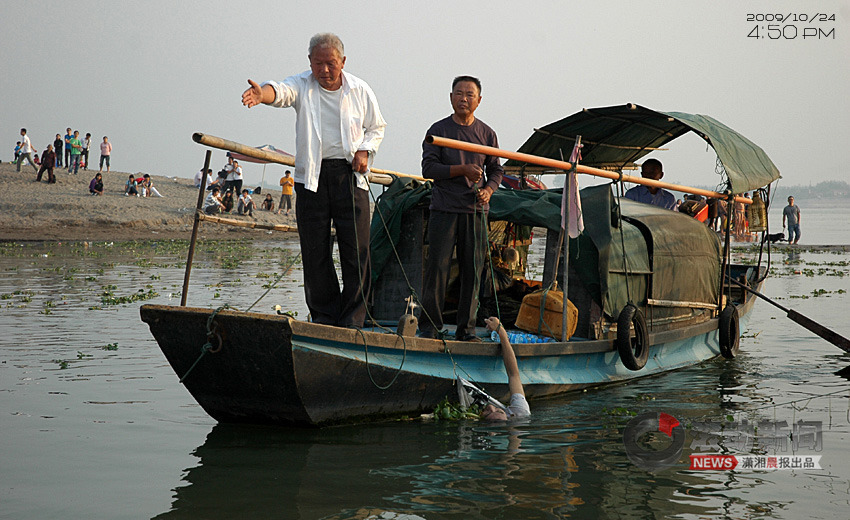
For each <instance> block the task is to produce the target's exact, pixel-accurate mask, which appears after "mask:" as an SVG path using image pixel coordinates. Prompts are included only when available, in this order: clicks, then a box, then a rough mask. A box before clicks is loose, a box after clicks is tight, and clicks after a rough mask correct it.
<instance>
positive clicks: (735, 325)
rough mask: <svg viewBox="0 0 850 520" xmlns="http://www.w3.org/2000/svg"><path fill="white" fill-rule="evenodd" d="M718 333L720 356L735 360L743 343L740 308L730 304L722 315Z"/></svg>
mask: <svg viewBox="0 0 850 520" xmlns="http://www.w3.org/2000/svg"><path fill="white" fill-rule="evenodd" d="M718 322H719V323H718V325H717V331H718V339H719V343H720V354H721V355H722V356H723V357H725V358H726V359H735V357H736V356H737V355H738V351H739V349H740V342H741V331H740V325H739V319H738V308H737V307H735V305H732V304H729V305H727V306H726V308H724V309H723V312H721V313H720V319H719V320H718Z"/></svg>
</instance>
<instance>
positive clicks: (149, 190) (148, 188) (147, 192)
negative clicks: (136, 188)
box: [142, 173, 162, 197]
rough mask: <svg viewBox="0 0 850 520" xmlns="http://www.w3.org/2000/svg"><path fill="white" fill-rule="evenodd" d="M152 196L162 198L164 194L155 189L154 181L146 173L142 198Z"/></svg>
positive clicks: (143, 178) (143, 179) (143, 180)
mask: <svg viewBox="0 0 850 520" xmlns="http://www.w3.org/2000/svg"><path fill="white" fill-rule="evenodd" d="M151 195H156V196H157V197H162V194H161V193H159V192H158V191H157V189H156V188H154V187H153V180H151V176H150V175H148V174H147V173H146V174H145V175H144V176H143V177H142V197H150V196H151Z"/></svg>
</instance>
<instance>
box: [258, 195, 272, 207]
mask: <svg viewBox="0 0 850 520" xmlns="http://www.w3.org/2000/svg"><path fill="white" fill-rule="evenodd" d="M260 207H262V208H263V209H264V210H266V211H274V199H273V198H272V194H271V193H266V198H265V199H263V203H262V204H261V205H260Z"/></svg>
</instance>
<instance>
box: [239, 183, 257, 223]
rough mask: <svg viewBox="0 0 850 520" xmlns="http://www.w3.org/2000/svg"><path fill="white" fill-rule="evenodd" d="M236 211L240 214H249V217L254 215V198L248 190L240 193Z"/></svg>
mask: <svg viewBox="0 0 850 520" xmlns="http://www.w3.org/2000/svg"><path fill="white" fill-rule="evenodd" d="M236 212H237V213H239V214H240V215H246V214H247V215H248V216H249V217H253V216H254V200H253V199H252V198H251V195H250V193H248V190H247V189H245V190H242V194H241V195H239V204H238V205H237V206H236Z"/></svg>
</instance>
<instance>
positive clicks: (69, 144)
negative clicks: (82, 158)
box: [56, 128, 74, 166]
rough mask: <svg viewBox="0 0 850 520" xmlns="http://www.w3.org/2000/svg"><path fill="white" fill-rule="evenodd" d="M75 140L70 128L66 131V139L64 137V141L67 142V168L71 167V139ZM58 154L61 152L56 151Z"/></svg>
mask: <svg viewBox="0 0 850 520" xmlns="http://www.w3.org/2000/svg"><path fill="white" fill-rule="evenodd" d="M73 138H74V134H72V133H71V129H70V128H67V129H65V137H64V141H65V166H70V165H71V139H73ZM56 152H57V153H58V152H59V150H56Z"/></svg>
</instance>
